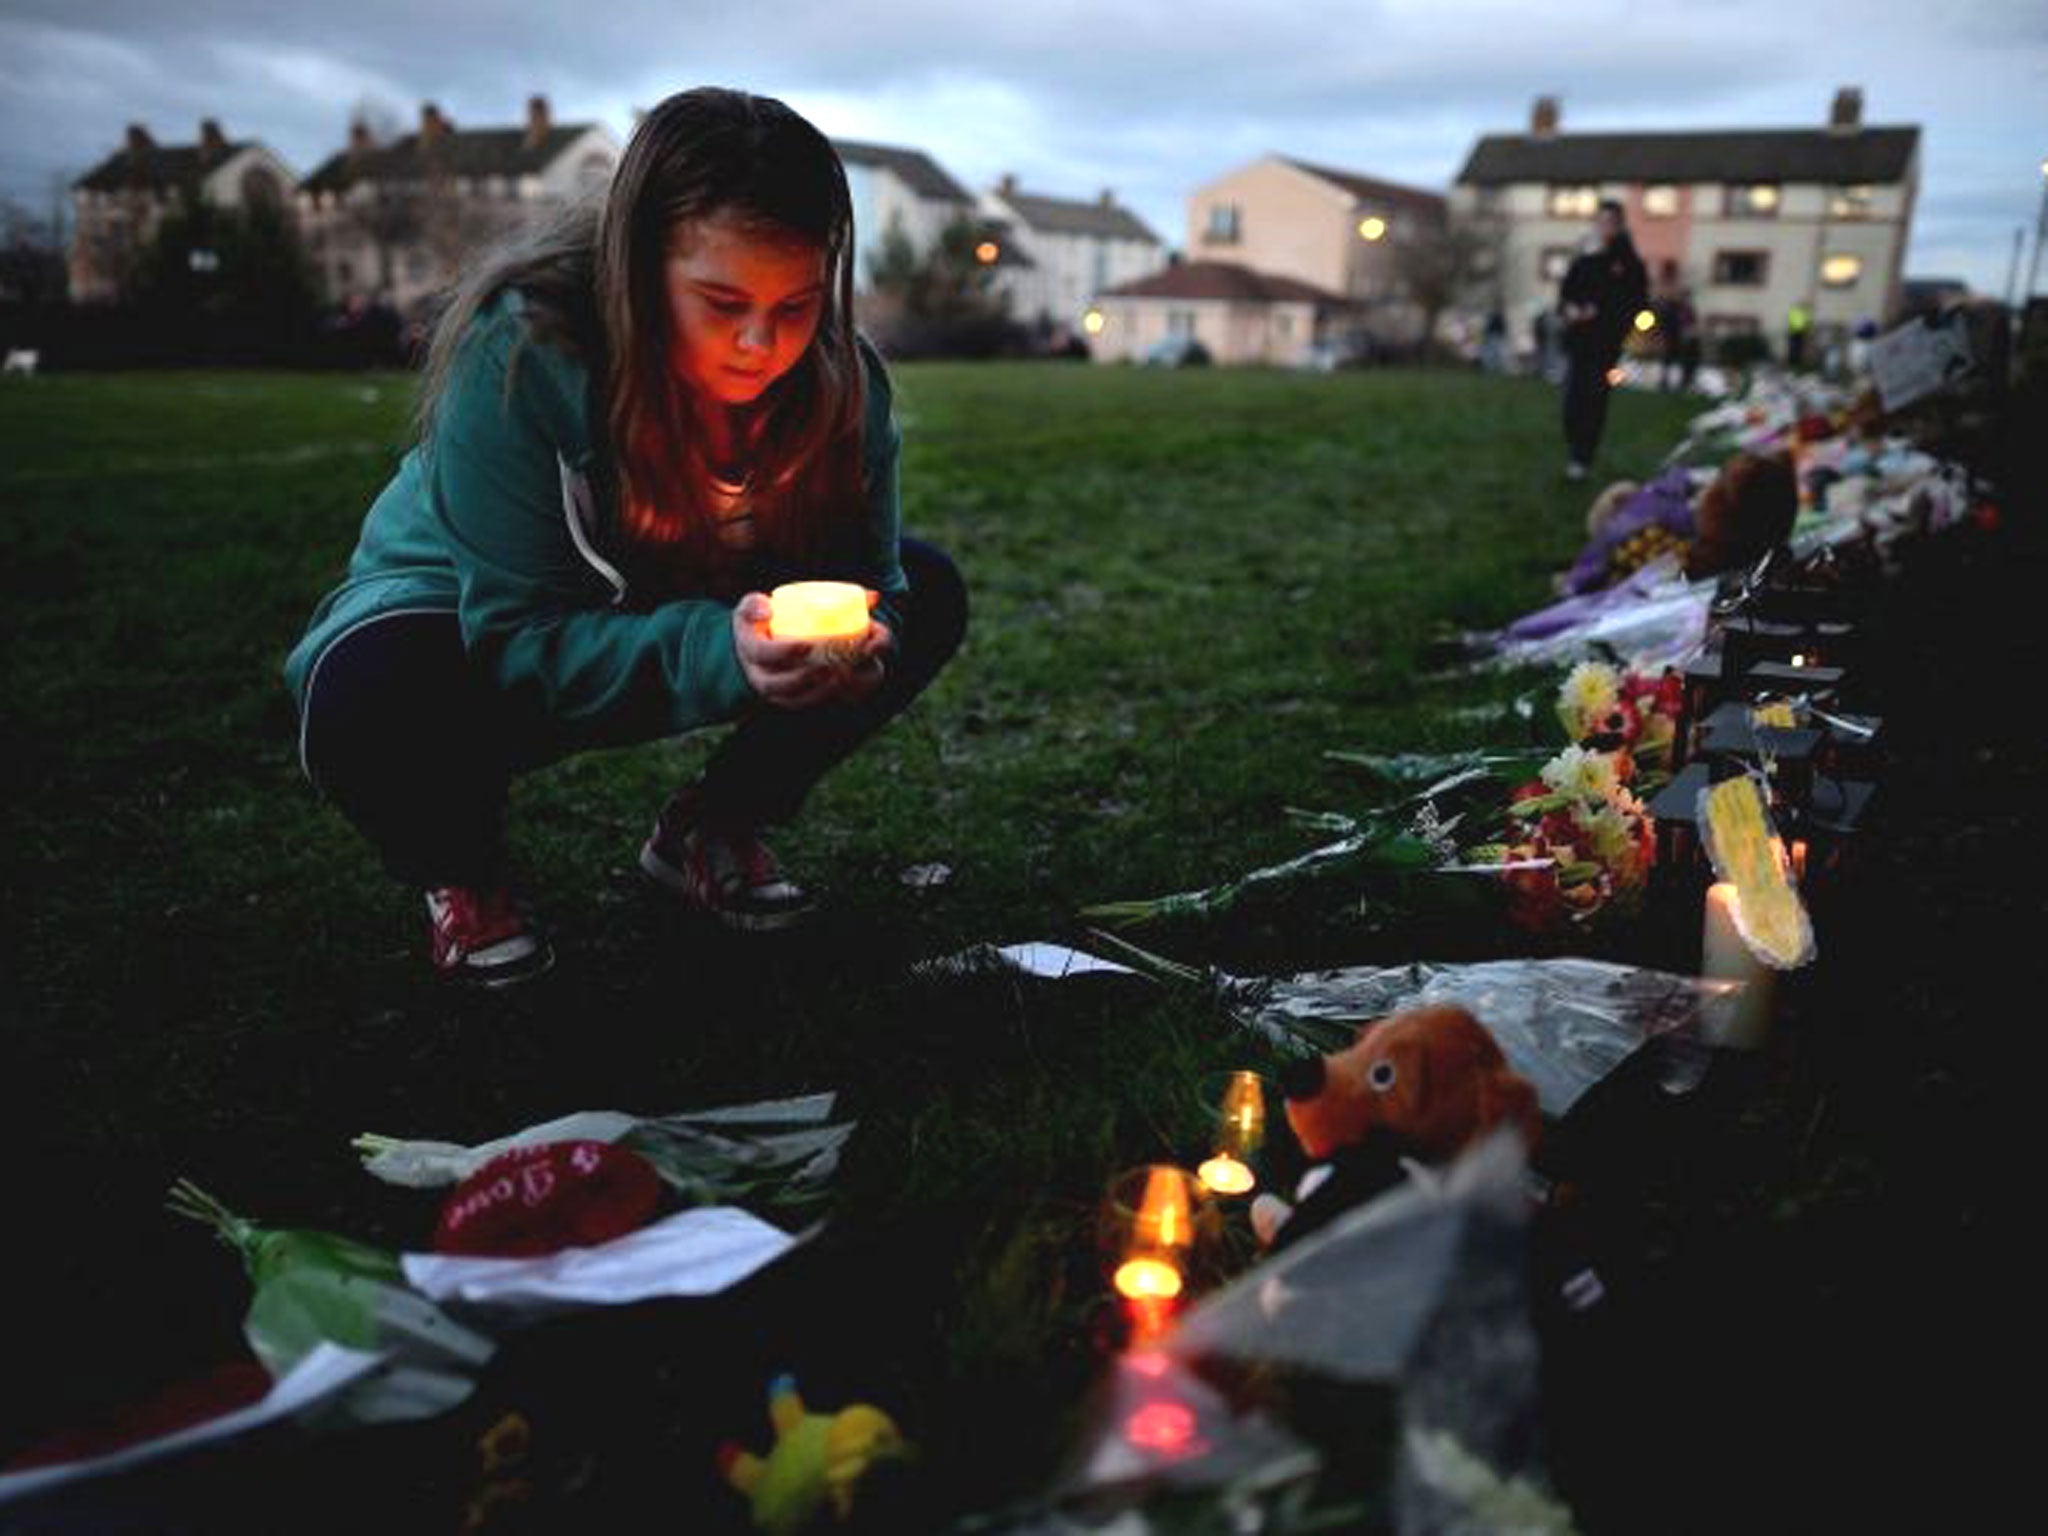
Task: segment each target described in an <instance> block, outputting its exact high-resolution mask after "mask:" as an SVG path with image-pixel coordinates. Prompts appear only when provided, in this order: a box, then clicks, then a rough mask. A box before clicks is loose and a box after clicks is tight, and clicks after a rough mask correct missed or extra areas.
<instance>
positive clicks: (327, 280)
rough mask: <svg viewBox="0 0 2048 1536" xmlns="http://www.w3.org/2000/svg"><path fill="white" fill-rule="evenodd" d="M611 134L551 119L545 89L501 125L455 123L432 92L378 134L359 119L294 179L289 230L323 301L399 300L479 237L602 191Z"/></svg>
mask: <svg viewBox="0 0 2048 1536" xmlns="http://www.w3.org/2000/svg"><path fill="white" fill-rule="evenodd" d="M619 154H620V145H619V142H618V140H617V139H616V138H614V137H613V136H612V133H611V131H610V130H609V129H608V128H606V127H605V126H604V125H603V124H601V123H557V122H555V121H554V119H553V117H552V115H551V114H550V113H549V110H548V102H547V98H546V97H545V96H534V97H531V98H529V99H528V101H527V104H526V121H525V123H524V124H523V125H521V126H517V127H509V128H457V127H456V126H455V125H454V124H453V123H452V122H450V121H449V120H448V119H447V118H446V117H445V116H443V115H442V113H441V111H440V109H439V108H438V107H436V106H435V105H434V104H433V103H431V102H428V103H426V104H425V105H423V106H422V107H421V108H420V121H419V127H418V129H417V130H416V131H415V132H412V133H409V134H406V135H405V136H404V137H403V138H399V139H394V140H392V141H391V142H389V143H384V144H379V143H377V142H376V141H375V139H374V138H373V136H372V134H371V132H370V129H369V128H368V127H367V126H366V125H365V124H364V123H362V122H360V121H359V122H356V123H353V124H351V125H350V128H349V141H348V146H347V147H346V148H345V149H342V150H340V151H339V152H337V153H336V154H334V155H331V156H329V157H328V158H327V159H326V160H325V161H323V162H322V163H321V165H320V166H319V167H318V168H317V169H316V170H314V172H313V173H312V174H311V175H310V176H308V177H307V178H306V179H305V181H304V183H303V184H302V185H301V186H300V187H299V192H298V198H297V204H298V217H299V230H300V234H301V236H302V238H303V240H304V242H305V246H306V251H307V255H308V256H309V258H310V259H311V261H312V263H313V267H314V270H315V273H316V275H317V278H318V283H319V287H320V290H321V292H322V293H323V294H324V295H325V296H326V297H327V298H328V299H329V300H330V301H332V302H335V303H344V302H348V301H350V300H371V299H380V300H382V301H383V302H386V303H389V304H392V305H394V306H396V307H397V308H399V309H408V308H411V307H412V306H414V305H416V304H418V303H419V301H420V300H422V299H424V298H426V297H427V296H428V295H429V294H431V293H433V292H435V291H436V290H437V289H439V288H441V287H442V286H443V285H444V284H446V283H447V282H448V281H449V280H450V279H451V278H452V277H453V276H454V275H455V273H456V271H457V270H458V268H459V267H460V265H461V263H462V260H463V258H464V257H465V256H466V255H468V254H469V253H470V252H472V251H474V250H475V249H477V248H478V247H479V246H481V245H484V244H487V243H489V242H490V241H492V240H494V239H497V238H499V237H501V236H503V235H506V234H508V233H510V232H511V231H513V230H515V229H517V228H519V227H521V226H523V225H526V224H530V223H532V222H534V221H535V220H537V219H539V218H542V217H544V216H545V215H547V214H549V213H551V212H554V211H555V210H557V209H559V208H561V207H562V206H564V205H565V204H567V203H569V202H571V201H573V200H575V199H576V198H579V197H582V196H585V195H587V194H590V193H594V192H597V191H599V190H601V189H602V188H603V187H604V186H605V185H606V183H607V182H609V181H610V179H611V174H612V170H613V168H614V167H615V166H616V165H617V164H618V159H619Z"/></svg>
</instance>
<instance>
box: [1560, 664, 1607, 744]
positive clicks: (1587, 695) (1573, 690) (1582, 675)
mask: <svg viewBox="0 0 2048 1536" xmlns="http://www.w3.org/2000/svg"><path fill="white" fill-rule="evenodd" d="M1620 698H1621V675H1620V674H1619V673H1617V672H1616V671H1615V670H1614V668H1612V667H1610V666H1608V665H1606V663H1604V662H1598V661H1582V662H1580V663H1579V664H1578V665H1577V666H1576V667H1573V668H1572V669H1571V671H1570V672H1569V673H1567V674H1566V676H1565V680H1564V686H1563V687H1562V688H1560V689H1559V690H1558V693H1557V717H1558V719H1559V720H1560V721H1562V722H1563V723H1564V729H1565V734H1566V735H1568V736H1570V737H1571V738H1572V740H1574V741H1577V740H1578V739H1579V738H1580V737H1582V736H1588V735H1591V734H1592V731H1593V728H1594V726H1595V725H1596V724H1597V723H1598V722H1599V721H1601V720H1603V719H1605V718H1606V716H1607V714H1608V712H1609V711H1610V710H1612V709H1613V708H1614V706H1615V703H1616V702H1617V701H1618V700H1619V699H1620Z"/></svg>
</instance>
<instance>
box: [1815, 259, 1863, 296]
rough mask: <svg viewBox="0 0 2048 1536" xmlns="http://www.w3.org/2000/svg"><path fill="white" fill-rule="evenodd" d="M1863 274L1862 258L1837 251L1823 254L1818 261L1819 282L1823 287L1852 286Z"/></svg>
mask: <svg viewBox="0 0 2048 1536" xmlns="http://www.w3.org/2000/svg"><path fill="white" fill-rule="evenodd" d="M1862 276H1863V258H1862V257H1861V256H1851V255H1849V254H1848V253H1846V252H1837V253H1836V254H1835V255H1833V256H1824V257H1822V258H1821V263H1820V284H1821V286H1822V287H1823V288H1854V287H1855V286H1856V284H1857V281H1858V280H1859V279H1860V278H1861V277H1862Z"/></svg>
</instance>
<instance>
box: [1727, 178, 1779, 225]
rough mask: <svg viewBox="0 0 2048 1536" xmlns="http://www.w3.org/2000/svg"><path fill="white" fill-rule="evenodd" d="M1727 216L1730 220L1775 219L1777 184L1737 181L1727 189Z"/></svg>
mask: <svg viewBox="0 0 2048 1536" xmlns="http://www.w3.org/2000/svg"><path fill="white" fill-rule="evenodd" d="M1726 211H1727V214H1728V217H1729V218H1731V219H1775V218H1776V217H1777V216H1778V184H1777V183H1776V182H1775V181H1739V182H1737V183H1736V184H1735V185H1734V186H1732V187H1730V188H1729V189H1728V205H1727V210H1726Z"/></svg>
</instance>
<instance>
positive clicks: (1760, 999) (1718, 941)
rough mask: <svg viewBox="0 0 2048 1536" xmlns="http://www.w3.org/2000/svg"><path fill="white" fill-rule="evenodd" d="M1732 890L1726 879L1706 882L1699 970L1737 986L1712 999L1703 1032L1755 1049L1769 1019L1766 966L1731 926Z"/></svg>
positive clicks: (1771, 983) (1727, 1043) (1725, 1042)
mask: <svg viewBox="0 0 2048 1536" xmlns="http://www.w3.org/2000/svg"><path fill="white" fill-rule="evenodd" d="M1736 900H1737V895H1736V890H1735V887H1734V886H1733V885H1732V884H1730V883H1729V882H1728V881H1726V880H1718V881H1716V882H1715V883H1714V884H1712V885H1710V886H1708V887H1707V916H1706V929H1705V932H1704V935H1703V936H1702V939H1701V943H1700V975H1701V976H1703V977H1705V978H1707V979H1708V980H1710V981H1735V982H1740V983H1741V984H1742V985H1741V986H1740V987H1738V988H1736V989H1735V990H1734V991H1732V992H1730V993H1729V994H1728V995H1727V996H1726V997H1722V998H1715V999H1713V1005H1712V1006H1711V1007H1709V1008H1708V1009H1707V1010H1706V1017H1707V1020H1708V1032H1709V1036H1710V1038H1711V1039H1712V1041H1713V1043H1714V1044H1715V1045H1725V1046H1732V1047H1734V1048H1735V1049H1737V1050H1754V1049H1755V1048H1756V1047H1757V1046H1759V1045H1761V1044H1763V1038H1764V1035H1765V1033H1766V1031H1767V1030H1768V1029H1769V1027H1770V1022H1771V992H1772V990H1773V987H1774V985H1775V981H1774V978H1773V975H1772V972H1771V968H1770V967H1769V966H1768V965H1766V964H1764V963H1763V961H1761V960H1759V959H1758V958H1757V957H1756V955H1755V954H1754V953H1752V952H1751V950H1750V947H1749V945H1748V944H1746V943H1744V942H1743V938H1742V934H1741V931H1740V930H1739V929H1738V928H1737V926H1736V921H1735V912H1736Z"/></svg>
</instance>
